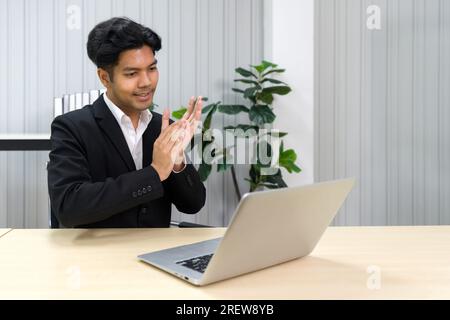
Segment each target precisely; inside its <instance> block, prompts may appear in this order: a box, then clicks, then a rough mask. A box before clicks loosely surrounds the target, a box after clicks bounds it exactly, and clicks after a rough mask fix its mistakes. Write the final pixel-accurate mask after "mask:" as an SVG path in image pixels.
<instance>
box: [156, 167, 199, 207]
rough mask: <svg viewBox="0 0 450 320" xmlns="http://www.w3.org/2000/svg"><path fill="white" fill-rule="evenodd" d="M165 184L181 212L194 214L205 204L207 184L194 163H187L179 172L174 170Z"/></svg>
mask: <svg viewBox="0 0 450 320" xmlns="http://www.w3.org/2000/svg"><path fill="white" fill-rule="evenodd" d="M163 184H164V188H165V190H166V192H167V193H168V196H169V197H170V199H171V201H172V203H173V204H174V205H175V207H176V208H177V209H178V210H179V211H180V212H183V213H187V214H194V213H197V212H198V211H200V209H201V208H203V206H204V205H205V201H206V190H205V186H204V185H203V183H202V182H201V181H200V176H199V174H198V172H197V170H195V168H194V166H193V165H192V164H187V165H186V168H184V170H183V171H181V172H179V173H175V172H172V173H171V174H170V176H169V178H168V179H167V180H166V181H164V182H163Z"/></svg>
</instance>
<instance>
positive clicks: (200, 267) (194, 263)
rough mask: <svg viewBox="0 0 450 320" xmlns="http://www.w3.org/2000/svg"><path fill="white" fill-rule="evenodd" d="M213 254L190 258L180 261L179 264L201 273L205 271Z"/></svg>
mask: <svg viewBox="0 0 450 320" xmlns="http://www.w3.org/2000/svg"><path fill="white" fill-rule="evenodd" d="M212 256H213V254H212V253H211V254H207V255H204V256H201V257H195V258H192V259H188V260H183V261H178V262H177V264H179V265H182V266H183V267H186V268H189V269H192V270H195V271H197V272H200V273H204V272H205V269H206V267H207V266H208V263H209V260H211V258H212Z"/></svg>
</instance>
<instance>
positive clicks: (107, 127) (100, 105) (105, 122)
mask: <svg viewBox="0 0 450 320" xmlns="http://www.w3.org/2000/svg"><path fill="white" fill-rule="evenodd" d="M93 108H94V116H95V118H96V120H97V122H98V124H99V126H100V128H102V130H103V132H104V133H105V134H106V136H107V137H108V138H109V140H110V141H111V142H112V144H113V145H114V147H115V148H116V150H117V152H118V153H119V155H120V157H121V158H122V160H123V161H124V162H125V164H126V165H127V167H128V170H129V171H134V170H136V165H135V164H134V161H133V157H132V156H131V153H130V149H129V148H128V145H127V142H126V140H125V137H124V136H123V132H122V130H121V129H120V126H119V124H118V123H117V120H116V118H114V115H113V114H112V113H111V111H110V110H109V108H108V106H107V105H106V103H105V101H104V100H103V95H101V96H100V97H99V98H98V99H97V100H96V101H95V102H94V103H93Z"/></svg>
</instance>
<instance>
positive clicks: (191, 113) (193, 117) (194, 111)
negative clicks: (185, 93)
mask: <svg viewBox="0 0 450 320" xmlns="http://www.w3.org/2000/svg"><path fill="white" fill-rule="evenodd" d="M202 99H203V97H202V96H199V97H197V98H195V97H191V99H189V104H188V108H187V111H186V113H185V114H184V116H183V118H181V121H183V120H186V121H187V122H188V126H187V128H186V134H185V135H184V140H183V150H184V149H185V148H186V147H187V146H188V145H189V143H190V142H191V140H192V137H193V136H194V134H195V130H197V127H198V125H199V124H200V119H201V117H202V106H203V100H202Z"/></svg>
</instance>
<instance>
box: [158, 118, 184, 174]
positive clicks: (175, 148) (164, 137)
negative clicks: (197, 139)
mask: <svg viewBox="0 0 450 320" xmlns="http://www.w3.org/2000/svg"><path fill="white" fill-rule="evenodd" d="M169 113H170V111H169V110H168V109H166V110H165V111H164V114H163V120H162V125H161V133H160V135H159V137H158V139H156V141H155V143H154V144H153V162H152V164H151V165H152V167H153V168H154V169H155V170H156V172H157V173H158V175H159V179H160V180H161V181H164V180H166V179H167V178H168V177H169V175H170V173H171V172H172V170H173V168H174V164H175V161H176V160H177V157H178V155H179V154H180V150H184V148H183V141H184V136H185V134H186V128H187V127H188V123H187V121H186V120H181V121H177V122H175V123H172V124H171V125H170V126H169Z"/></svg>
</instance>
